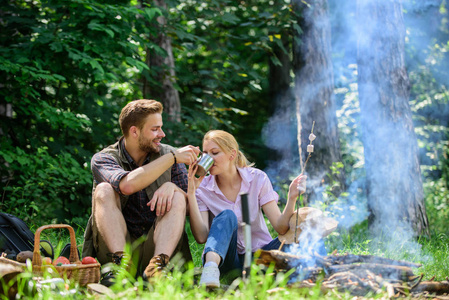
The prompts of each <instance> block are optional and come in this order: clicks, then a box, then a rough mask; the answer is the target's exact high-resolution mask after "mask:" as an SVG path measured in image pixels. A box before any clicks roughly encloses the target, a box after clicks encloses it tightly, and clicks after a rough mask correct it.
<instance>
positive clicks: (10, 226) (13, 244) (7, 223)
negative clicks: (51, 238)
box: [0, 212, 53, 260]
mask: <svg viewBox="0 0 449 300" xmlns="http://www.w3.org/2000/svg"><path fill="white" fill-rule="evenodd" d="M41 243H48V244H49V245H50V248H51V251H50V252H51V253H48V252H47V251H46V250H45V249H44V248H43V247H42V246H41V247H40V250H41V254H42V255H44V256H47V257H51V258H52V259H53V247H52V246H51V244H50V243H49V242H48V241H41ZM33 250H34V234H33V232H32V231H31V230H30V229H29V228H28V226H27V225H26V224H25V222H24V221H23V220H21V219H19V218H17V217H16V216H14V215H11V214H8V213H3V212H0V252H4V253H6V254H7V257H8V258H10V259H14V260H15V259H16V255H17V254H18V253H19V252H21V251H31V252H33Z"/></svg>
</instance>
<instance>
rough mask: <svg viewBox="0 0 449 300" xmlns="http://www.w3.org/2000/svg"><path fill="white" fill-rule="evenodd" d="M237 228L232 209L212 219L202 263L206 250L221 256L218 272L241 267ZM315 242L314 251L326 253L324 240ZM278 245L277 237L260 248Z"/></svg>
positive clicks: (226, 271)
mask: <svg viewBox="0 0 449 300" xmlns="http://www.w3.org/2000/svg"><path fill="white" fill-rule="evenodd" d="M237 229H238V222H237V217H236V216H235V214H234V212H233V211H232V210H229V209H227V210H224V211H222V212H221V213H219V214H218V215H217V216H216V217H215V218H214V219H213V221H212V224H211V227H210V230H209V236H208V237H207V241H206V245H205V247H204V252H203V264H204V263H205V258H206V254H207V252H210V251H213V252H215V253H217V254H218V255H219V256H220V257H221V262H220V264H219V266H218V267H219V269H220V274H226V273H228V272H229V271H232V270H236V269H237V270H242V269H243V260H244V258H245V255H244V254H240V255H239V254H238V253H237ZM317 244H318V245H317V246H316V251H317V252H318V254H320V255H322V256H325V255H327V253H326V248H325V247H324V241H323V240H320V241H319V242H318V243H317ZM280 246H281V242H280V241H279V239H278V238H275V239H274V240H272V241H271V242H270V243H268V244H266V245H265V246H263V247H262V250H274V249H279V247H280ZM289 248H290V245H285V246H284V247H283V248H282V250H283V251H286V252H287V251H288V249H289Z"/></svg>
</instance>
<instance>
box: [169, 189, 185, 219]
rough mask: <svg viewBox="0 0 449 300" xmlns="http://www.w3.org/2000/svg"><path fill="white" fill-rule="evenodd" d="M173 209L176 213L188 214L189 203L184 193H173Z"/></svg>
mask: <svg viewBox="0 0 449 300" xmlns="http://www.w3.org/2000/svg"><path fill="white" fill-rule="evenodd" d="M171 210H174V212H176V214H180V215H184V216H185V215H186V210H187V204H186V198H185V196H184V195H183V194H182V193H179V192H175V193H174V194H173V200H172V206H171Z"/></svg>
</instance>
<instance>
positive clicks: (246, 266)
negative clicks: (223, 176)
mask: <svg viewBox="0 0 449 300" xmlns="http://www.w3.org/2000/svg"><path fill="white" fill-rule="evenodd" d="M241 201H242V218H243V224H242V225H243V236H244V240H245V259H244V261H243V271H242V278H243V280H244V281H246V280H247V278H249V274H250V271H251V260H252V246H251V221H250V217H249V206H248V195H247V194H242V195H241Z"/></svg>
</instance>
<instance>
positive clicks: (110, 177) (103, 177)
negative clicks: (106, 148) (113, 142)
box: [91, 152, 129, 194]
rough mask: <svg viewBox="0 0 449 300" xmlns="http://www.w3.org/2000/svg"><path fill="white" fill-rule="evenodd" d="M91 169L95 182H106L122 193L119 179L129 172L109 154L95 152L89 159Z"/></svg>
mask: <svg viewBox="0 0 449 300" xmlns="http://www.w3.org/2000/svg"><path fill="white" fill-rule="evenodd" d="M91 169H92V174H93V177H94V180H95V183H96V184H99V183H101V182H108V183H109V184H110V185H111V186H112V187H113V188H114V190H115V191H116V192H117V193H119V194H122V193H121V192H120V186H119V185H120V180H122V178H123V177H124V176H126V175H128V173H129V172H128V171H125V170H123V168H122V167H121V166H120V165H119V164H118V163H117V162H116V161H115V160H114V158H113V157H112V156H111V155H109V154H105V153H101V152H99V153H96V154H95V155H94V156H93V157H92V160H91Z"/></svg>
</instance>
